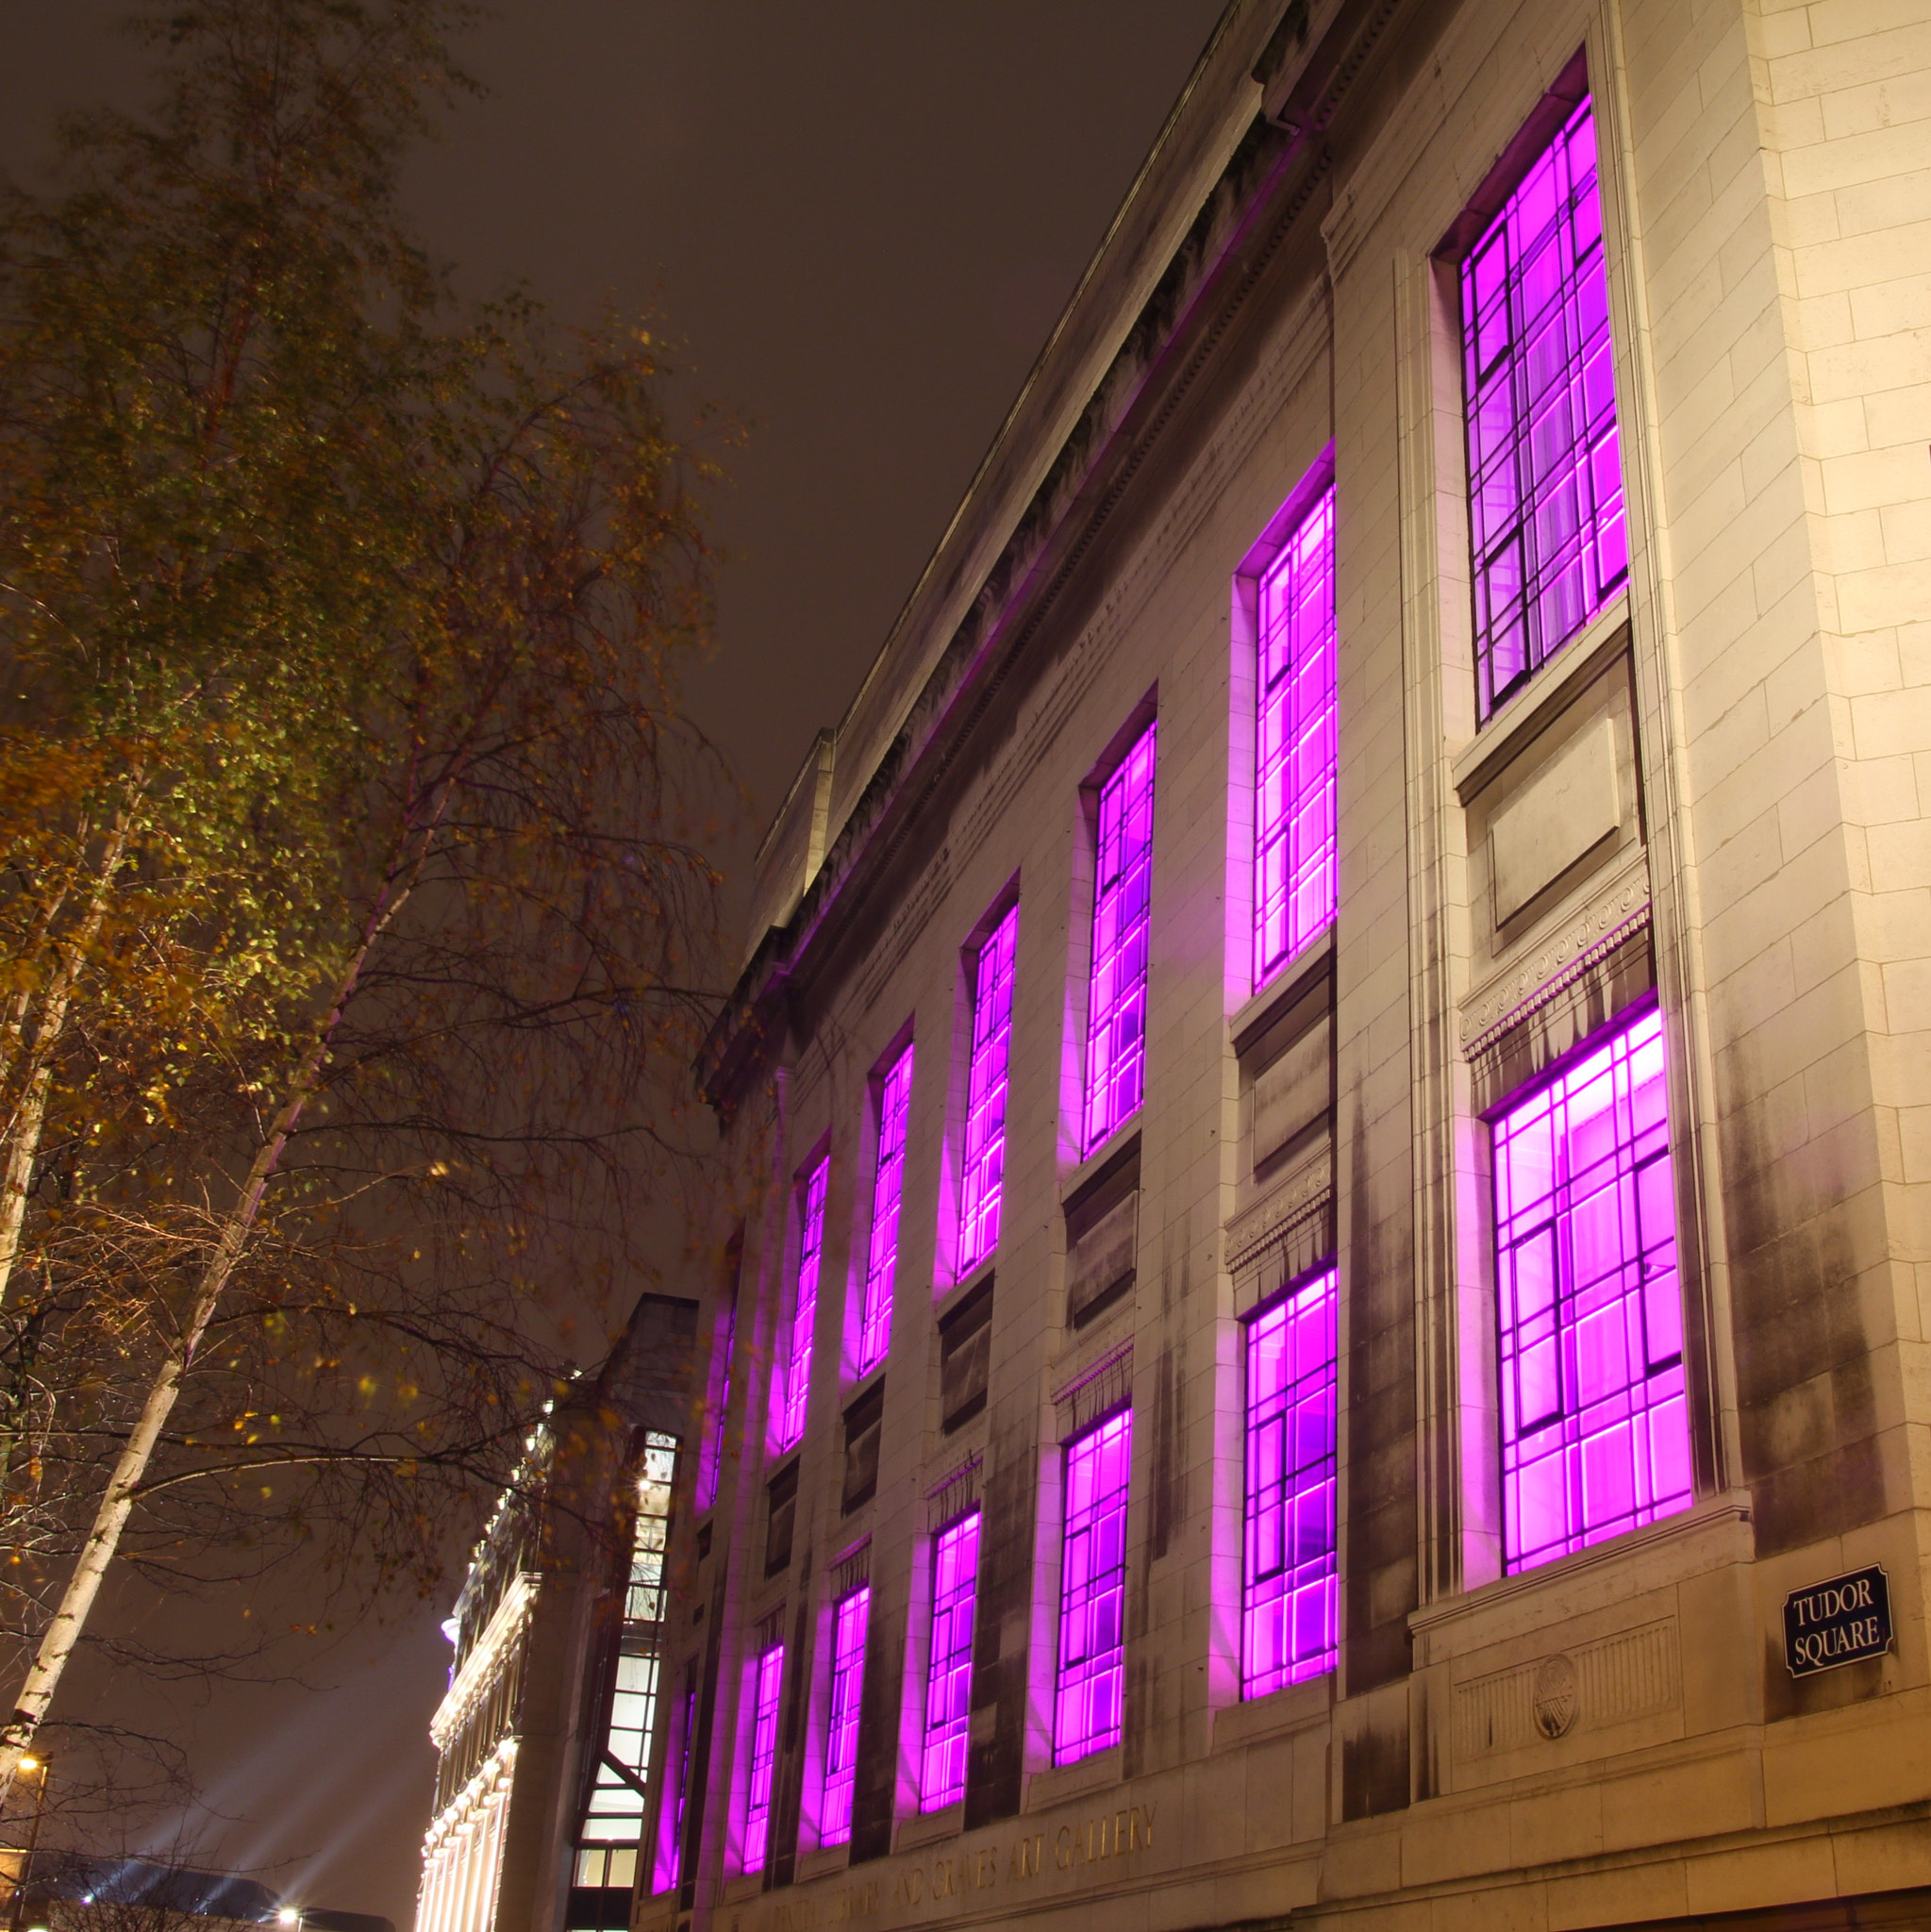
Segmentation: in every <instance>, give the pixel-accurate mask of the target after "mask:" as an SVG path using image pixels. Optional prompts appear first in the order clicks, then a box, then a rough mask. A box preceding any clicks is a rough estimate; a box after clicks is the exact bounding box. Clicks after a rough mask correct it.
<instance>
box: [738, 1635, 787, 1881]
mask: <svg viewBox="0 0 1931 1932" xmlns="http://www.w3.org/2000/svg"><path fill="white" fill-rule="evenodd" d="M784 1681H785V1646H784V1644H783V1642H782V1641H780V1642H776V1643H768V1644H766V1645H765V1647H764V1648H763V1649H762V1650H760V1651H759V1652H758V1653H757V1658H756V1660H755V1661H754V1662H753V1664H752V1666H751V1779H750V1783H749V1784H748V1786H747V1787H746V1788H745V1794H744V1870H745V1871H747V1872H762V1871H763V1870H764V1859H765V1854H766V1852H767V1851H768V1850H769V1849H770V1843H771V1794H772V1783H773V1780H774V1775H775V1774H776V1770H777V1714H778V1692H779V1691H781V1690H782V1689H783V1687H784Z"/></svg>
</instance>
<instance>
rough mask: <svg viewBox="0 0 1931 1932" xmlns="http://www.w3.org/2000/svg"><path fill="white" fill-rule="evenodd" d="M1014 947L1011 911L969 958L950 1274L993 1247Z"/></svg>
mask: <svg viewBox="0 0 1931 1932" xmlns="http://www.w3.org/2000/svg"><path fill="white" fill-rule="evenodd" d="M1018 944H1019V908H1018V906H1017V905H1014V906H1013V907H1012V908H1010V910H1008V911H1007V913H1006V915H1005V916H1004V917H1003V918H1002V919H1001V920H1000V922H999V924H997V925H995V926H994V927H993V928H992V930H991V932H990V934H989V935H988V936H987V939H986V941H985V943H984V944H983V945H982V946H980V948H979V950H978V952H977V953H976V954H975V955H974V958H973V969H972V977H973V1038H972V1049H971V1056H970V1062H969V1065H968V1068H967V1073H966V1117H965V1148H964V1153H963V1158H962V1159H961V1160H960V1163H959V1232H958V1272H959V1274H965V1273H966V1272H967V1270H969V1269H972V1268H975V1267H976V1266H977V1265H978V1264H979V1263H980V1262H981V1261H983V1260H984V1259H985V1258H986V1257H987V1256H988V1255H990V1253H991V1252H992V1250H993V1249H994V1248H996V1247H997V1246H998V1245H999V1206H1000V1201H1001V1199H1002V1197H1003V1194H1004V1191H1005V1185H1006V1094H1007V1062H1008V1059H1009V1058H1010V1055H1011V1050H1012V962H1013V957H1014V954H1015V951H1016V950H1017V947H1018Z"/></svg>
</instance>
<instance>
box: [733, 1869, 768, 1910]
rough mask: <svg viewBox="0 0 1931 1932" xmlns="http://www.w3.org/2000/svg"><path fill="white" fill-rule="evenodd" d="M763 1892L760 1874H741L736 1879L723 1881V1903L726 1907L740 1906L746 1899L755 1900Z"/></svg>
mask: <svg viewBox="0 0 1931 1932" xmlns="http://www.w3.org/2000/svg"><path fill="white" fill-rule="evenodd" d="M762 1890H764V1874H763V1873H762V1872H741V1873H739V1874H738V1875H737V1877H735V1878H727V1879H725V1880H724V1903H725V1904H726V1905H727V1906H735V1905H741V1904H742V1903H743V1902H744V1901H745V1900H746V1899H747V1898H756V1897H757V1895H758V1893H759V1892H761V1891H762Z"/></svg>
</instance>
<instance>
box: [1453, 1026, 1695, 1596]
mask: <svg viewBox="0 0 1931 1932" xmlns="http://www.w3.org/2000/svg"><path fill="white" fill-rule="evenodd" d="M1667 1089H1668V1079H1667V1069H1666V1066H1665V1060H1664V1048H1663V1023H1662V1015H1661V1013H1660V1012H1659V1011H1658V1010H1657V1009H1656V1008H1655V1007H1651V1008H1648V1009H1647V1010H1646V1011H1641V1012H1639V1013H1638V1014H1637V1015H1636V1016H1635V1017H1634V1018H1631V1019H1626V1020H1624V1021H1623V1022H1622V1023H1621V1024H1618V1025H1617V1026H1616V1028H1615V1029H1614V1030H1613V1031H1612V1032H1611V1033H1609V1034H1608V1035H1607V1037H1606V1038H1605V1039H1604V1040H1603V1041H1601V1042H1600V1043H1599V1044H1597V1045H1595V1046H1593V1047H1591V1048H1590V1050H1589V1051H1587V1052H1586V1053H1584V1054H1582V1055H1581V1056H1579V1057H1578V1058H1575V1059H1573V1060H1572V1061H1571V1062H1570V1063H1569V1064H1568V1065H1567V1066H1566V1067H1565V1068H1564V1069H1563V1070H1562V1071H1561V1072H1560V1073H1558V1074H1556V1076H1555V1077H1554V1078H1553V1079H1549V1080H1545V1081H1542V1082H1540V1083H1539V1084H1538V1085H1536V1086H1535V1087H1534V1088H1532V1089H1531V1090H1529V1091H1527V1092H1525V1093H1523V1095H1522V1096H1521V1097H1520V1098H1518V1099H1514V1100H1511V1101H1510V1102H1509V1103H1508V1104H1507V1106H1506V1107H1505V1108H1503V1110H1502V1111H1501V1112H1500V1113H1499V1114H1498V1115H1497V1117H1496V1118H1495V1120H1494V1123H1493V1127H1492V1132H1493V1137H1494V1138H1493V1147H1494V1205H1495V1278H1496V1318H1497V1320H1496V1327H1497V1336H1498V1351H1497V1352H1498V1358H1499V1372H1500V1384H1501V1411H1502V1484H1503V1547H1504V1558H1505V1563H1506V1566H1507V1569H1508V1570H1509V1571H1510V1572H1511V1573H1512V1572H1515V1571H1520V1570H1529V1569H1533V1568H1535V1567H1536V1566H1537V1565H1538V1564H1540V1563H1547V1562H1552V1561H1554V1560H1555V1559H1556V1557H1566V1556H1569V1555H1571V1554H1572V1553H1573V1552H1574V1551H1576V1550H1580V1549H1585V1548H1587V1547H1588V1546H1589V1545H1590V1544H1591V1543H1596V1542H1601V1541H1605V1540H1606V1538H1609V1537H1612V1536H1619V1535H1621V1534H1622V1533H1623V1531H1625V1530H1630V1529H1636V1528H1639V1527H1640V1525H1642V1524H1646V1523H1654V1522H1656V1521H1657V1520H1658V1519H1659V1518H1661V1517H1665V1516H1671V1515H1673V1514H1675V1513H1676V1512H1677V1511H1678V1510H1681V1509H1687V1508H1689V1507H1690V1503H1691V1502H1692V1501H1693V1500H1694V1496H1693V1482H1692V1478H1691V1474H1690V1417H1689V1407H1688V1396H1687V1390H1686V1387H1685V1377H1684V1362H1683V1303H1682V1290H1681V1286H1680V1280H1679V1276H1678V1273H1677V1266H1676V1209H1675V1192H1674V1183H1673V1174H1672V1169H1671V1161H1670V1121H1669V1100H1668V1091H1667Z"/></svg>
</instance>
